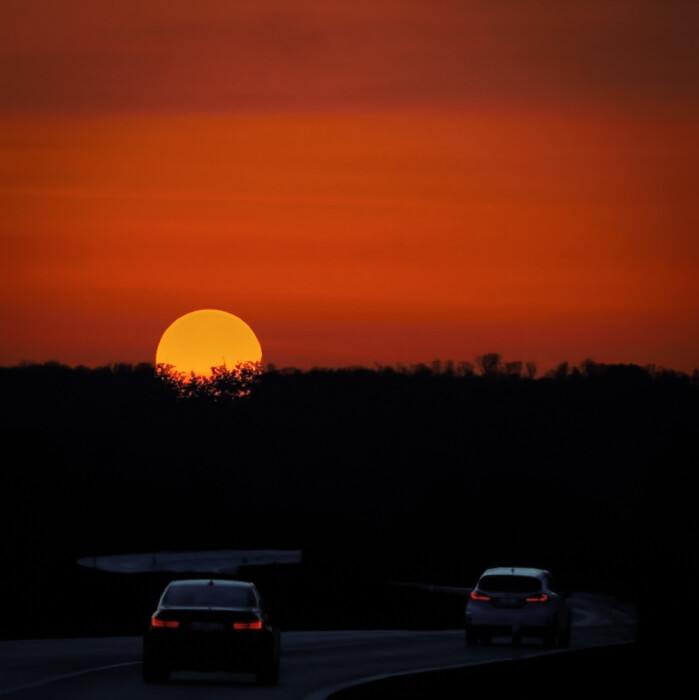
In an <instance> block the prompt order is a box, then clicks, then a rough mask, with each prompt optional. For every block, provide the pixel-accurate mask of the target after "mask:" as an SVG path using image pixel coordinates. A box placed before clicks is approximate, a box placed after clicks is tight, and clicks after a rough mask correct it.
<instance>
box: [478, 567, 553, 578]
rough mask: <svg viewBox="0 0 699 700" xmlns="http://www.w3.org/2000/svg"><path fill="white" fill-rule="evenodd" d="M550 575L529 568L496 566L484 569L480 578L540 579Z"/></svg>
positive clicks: (543, 571)
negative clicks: (513, 577)
mask: <svg viewBox="0 0 699 700" xmlns="http://www.w3.org/2000/svg"><path fill="white" fill-rule="evenodd" d="M547 575H550V573H549V572H548V571H547V570H546V569H535V568H533V567H531V566H496V567H493V568H492V569H486V570H485V571H484V572H483V573H482V574H481V576H534V577H536V578H541V577H543V576H547Z"/></svg>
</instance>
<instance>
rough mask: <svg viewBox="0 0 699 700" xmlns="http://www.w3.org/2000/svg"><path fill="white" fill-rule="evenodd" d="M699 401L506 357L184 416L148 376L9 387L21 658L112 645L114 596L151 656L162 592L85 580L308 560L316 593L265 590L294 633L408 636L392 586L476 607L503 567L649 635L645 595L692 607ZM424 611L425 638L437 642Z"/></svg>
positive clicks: (57, 374)
mask: <svg viewBox="0 0 699 700" xmlns="http://www.w3.org/2000/svg"><path fill="white" fill-rule="evenodd" d="M698 378H699V375H698V374H697V372H694V373H692V374H687V373H683V372H677V371H672V370H668V369H663V368H656V367H639V366H635V365H606V364H601V363H596V362H593V361H592V360H589V361H586V362H584V363H581V364H580V365H579V366H574V367H570V366H568V365H565V364H561V365H560V366H559V367H557V368H555V369H554V370H552V371H550V372H546V373H543V374H542V375H541V376H539V375H538V373H537V371H536V367H535V366H534V365H533V363H522V362H504V361H503V359H502V357H501V356H500V355H499V354H497V353H489V354H486V355H482V356H479V357H478V358H476V360H475V362H473V363H470V362H463V363H451V362H434V363H431V364H416V365H411V366H377V367H375V368H363V367H350V368H339V369H325V368H316V369H312V370H299V369H296V368H293V367H292V368H282V369H278V368H276V367H273V366H268V367H267V368H266V369H265V371H263V372H261V373H255V374H254V381H253V382H251V383H249V384H246V387H245V388H246V390H245V391H244V392H242V393H241V392H240V391H239V389H240V384H239V378H237V377H235V376H226V375H223V374H219V375H218V376H217V377H216V382H217V385H216V386H217V388H215V390H213V391H208V390H206V389H205V388H203V387H202V386H201V385H200V386H199V387H198V388H197V390H196V391H193V392H185V393H184V394H183V393H182V391H181V388H178V387H177V386H173V384H172V383H171V382H168V381H163V380H162V377H161V376H159V373H158V372H156V368H155V367H153V366H152V365H148V364H140V365H124V364H115V365H110V366H105V367H100V368H95V369H89V368H85V367H68V366H65V365H61V364H59V363H44V364H23V365H19V366H16V367H4V368H0V395H1V397H2V428H1V430H2V440H3V445H4V447H5V455H6V459H5V460H4V461H5V466H4V467H3V469H2V470H1V471H0V473H1V474H2V476H1V477H0V478H1V479H2V482H1V483H0V498H1V499H2V501H1V502H0V514H1V515H0V517H1V518H2V521H1V522H2V533H3V536H2V557H3V562H4V563H5V564H6V573H5V575H4V576H3V577H2V582H1V584H0V585H2V586H3V588H4V589H5V590H4V591H3V594H4V596H6V597H5V598H4V599H6V600H7V599H11V600H13V601H16V602H17V605H16V606H15V608H14V609H13V611H12V612H11V613H10V614H9V616H8V620H7V622H6V625H5V628H4V634H5V635H6V636H7V637H9V638H12V637H16V636H34V635H36V634H39V633H42V632H43V633H46V634H71V633H74V634H92V633H97V634H102V633H106V632H104V626H105V625H109V624H111V625H112V626H114V625H117V623H116V621H115V620H114V619H112V620H111V621H106V620H104V619H102V618H101V617H100V614H99V595H98V593H99V594H100V595H101V594H104V593H105V591H106V592H109V594H110V595H114V596H116V597H119V598H121V599H123V600H124V601H125V602H124V611H123V615H122V616H121V617H120V618H119V623H118V625H117V627H118V631H123V632H124V633H134V632H133V629H134V625H135V624H136V619H135V617H134V615H135V613H134V610H138V611H139V612H143V610H141V607H140V606H141V604H142V607H143V609H146V608H147V607H148V605H149V604H150V602H149V601H150V596H151V595H152V593H153V590H155V588H157V586H155V587H154V583H153V577H150V578H148V577H145V578H143V577H139V576H134V577H130V578H129V577H119V576H116V577H115V576H112V577H110V576H108V575H106V574H99V573H95V572H88V571H84V570H79V568H78V567H76V564H75V562H76V561H77V559H79V558H81V557H85V556H90V555H94V554H109V553H126V552H139V551H156V550H168V549H172V550H187V549H226V548H236V549H238V548H247V547H250V548H255V547H273V548H277V547H281V548H283V547H289V548H294V549H302V550H303V551H304V565H303V570H302V572H301V573H299V572H291V571H289V570H284V571H283V572H280V571H277V572H275V573H274V577H276V578H274V577H273V580H269V581H267V583H268V585H270V586H272V587H274V588H275V592H276V594H277V595H280V596H281V597H282V598H285V597H286V598H288V601H287V603H286V605H285V606H284V609H285V615H286V617H285V621H286V623H287V624H289V625H311V626H320V625H322V624H325V625H332V624H335V625H339V624H342V623H345V622H347V623H348V624H361V616H362V615H368V617H370V618H371V620H372V621H373V622H374V623H375V624H378V623H381V622H383V623H384V624H397V623H398V622H401V621H403V622H405V618H402V617H401V615H405V614H406V613H405V609H404V608H405V607H406V606H407V607H411V601H410V600H409V596H410V595H412V594H410V593H408V592H407V591H406V592H403V593H401V594H400V595H401V596H402V597H400V596H399V597H398V600H399V601H401V604H400V605H397V606H396V600H397V598H396V595H397V594H396V593H395V591H391V592H390V593H389V592H387V593H386V598H381V597H380V596H377V593H376V588H375V587H374V583H375V582H382V581H383V582H385V581H389V580H415V581H428V582H432V583H444V584H450V585H471V584H472V583H473V580H474V579H475V576H476V575H477V573H479V571H480V570H481V569H482V568H485V566H488V565H497V564H502V563H509V562H513V563H515V564H527V563H533V564H535V565H542V566H548V567H550V568H551V569H553V570H555V571H556V572H557V573H558V574H559V575H560V576H561V577H563V578H564V579H566V580H568V581H569V582H570V585H571V586H572V587H574V588H576V589H578V590H595V589H597V590H601V591H606V592H613V593H619V594H620V595H624V596H627V597H632V598H635V599H638V600H644V605H645V608H644V609H645V610H647V611H648V612H647V613H646V614H647V615H648V616H652V614H653V611H652V609H651V608H650V607H649V606H648V603H647V601H648V599H649V597H650V599H651V600H652V596H648V595H647V594H648V591H647V590H646V586H647V585H649V584H648V581H649V580H650V581H652V584H653V585H654V586H655V585H656V580H655V576H653V577H652V578H650V579H649V577H648V575H647V572H648V571H657V570H658V569H659V568H662V567H665V566H668V565H671V566H672V567H673V568H674V570H675V571H676V572H679V573H680V574H681V575H682V577H683V580H685V581H687V582H688V585H689V584H690V583H691V582H692V581H693V582H695V583H696V574H695V570H694V565H693V563H692V555H691V552H693V551H696V533H697V532H698V531H699V528H697V522H696V512H697V509H696V501H695V498H696V491H695V487H694V478H693V477H694V471H695V470H696V465H697V464H698V463H699V462H698V461H697V458H698V457H699V448H698V444H699V443H698V441H697V437H698V435H697V431H698V427H699V381H698ZM227 382H228V384H227ZM250 573H251V575H252V574H253V573H254V575H255V576H259V577H261V579H264V578H265V576H271V575H272V574H270V573H269V572H265V571H255V572H250ZM282 581H283V585H282V584H281V583H280V582H282ZM339 582H344V583H343V584H340V583H339ZM156 583H157V584H158V585H159V583H160V579H158V580H157V581H156ZM360 583H361V584H362V585H365V586H367V588H362V586H360ZM369 584H371V586H370V585H369ZM345 586H348V587H349V591H348V590H347V589H346V588H345ZM362 590H366V591H367V592H366V594H365V595H360V592H361V591H362ZM350 591H351V592H350ZM368 591H371V592H370V593H369V592H368ZM387 591H388V589H387ZM338 598H341V599H342V602H340V601H339V600H338ZM134 600H136V601H139V603H138V604H137V605H135V606H134V605H133V601H134ZM319 600H323V601H325V602H327V603H328V604H327V606H322V605H320V606H319V605H318V604H317V602H318V601H319ZM367 600H372V601H374V602H375V603H377V604H378V603H379V602H381V603H382V605H381V606H379V607H380V608H381V611H382V613H381V614H383V615H386V614H389V613H388V612H387V611H391V612H390V615H392V617H391V619H389V620H386V619H382V618H381V616H380V615H379V614H378V613H377V612H376V610H371V606H368V605H367ZM66 601H72V602H73V606H72V607H71V606H70V605H66ZM310 601H312V602H310ZM387 601H389V603H390V604H389V603H387ZM360 603H361V604H360ZM430 605H432V603H425V601H422V602H421V604H420V605H412V609H413V611H414V613H413V614H414V615H417V614H418V613H417V611H418V610H421V611H422V615H423V618H424V619H423V618H421V620H422V622H425V621H426V620H427V621H428V620H429V619H432V620H433V622H434V620H436V619H442V618H439V615H438V614H437V613H436V612H435V610H434V609H433V608H430ZM450 605H451V603H450ZM425 606H426V607H425ZM319 609H323V610H324V615H325V616H326V617H325V618H324V619H323V620H319V619H317V617H316V618H314V614H317V612H318V610H319ZM447 609H448V611H449V612H448V614H447V613H444V614H445V615H446V616H447V617H449V616H450V615H452V614H453V613H454V608H452V607H447V608H445V610H447ZM29 610H31V611H32V612H31V614H28V613H27V611H29ZM76 610H78V611H84V614H76V612H75V611H76ZM362 611H371V612H362ZM372 615H373V617H372ZM343 616H344V617H343ZM430 616H432V617H430ZM412 619H413V620H415V617H413V618H412ZM449 619H451V618H449ZM367 624H369V622H367ZM119 625H121V626H119Z"/></svg>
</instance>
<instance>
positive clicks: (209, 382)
mask: <svg viewBox="0 0 699 700" xmlns="http://www.w3.org/2000/svg"><path fill="white" fill-rule="evenodd" d="M156 372H157V374H158V376H159V377H160V378H161V379H162V380H163V381H164V382H165V384H166V385H167V386H169V387H170V388H171V389H172V390H173V391H174V392H175V393H176V394H177V396H179V397H180V398H187V399H192V398H206V399H210V400H213V401H223V400H232V399H237V398H241V397H244V396H249V394H250V392H251V391H252V388H253V386H254V385H255V384H256V383H257V382H258V381H259V378H260V374H261V373H262V364H261V363H259V362H241V363H239V364H237V365H236V366H235V367H233V368H232V369H229V368H228V367H226V365H219V366H218V367H212V368H211V374H210V375H209V376H208V377H205V376H202V375H199V374H196V373H194V372H191V373H190V374H189V375H187V374H186V373H185V372H178V371H177V370H175V368H174V367H173V366H172V365H166V364H159V365H158V366H157V367H156Z"/></svg>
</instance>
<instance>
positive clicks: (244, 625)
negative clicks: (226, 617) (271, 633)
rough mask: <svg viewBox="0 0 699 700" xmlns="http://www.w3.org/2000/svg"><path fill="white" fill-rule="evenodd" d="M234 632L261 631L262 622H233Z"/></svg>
mask: <svg viewBox="0 0 699 700" xmlns="http://www.w3.org/2000/svg"><path fill="white" fill-rule="evenodd" d="M233 629H234V630H261V629H262V620H253V621H252V622H234V623H233Z"/></svg>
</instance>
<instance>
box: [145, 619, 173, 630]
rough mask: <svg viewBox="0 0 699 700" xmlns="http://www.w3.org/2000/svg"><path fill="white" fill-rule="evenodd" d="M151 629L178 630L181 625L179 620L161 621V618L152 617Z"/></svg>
mask: <svg viewBox="0 0 699 700" xmlns="http://www.w3.org/2000/svg"><path fill="white" fill-rule="evenodd" d="M150 626H151V627H168V628H169V629H177V628H178V627H179V626H180V623H179V622H178V621H177V620H161V619H160V618H159V617H151V619H150Z"/></svg>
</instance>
